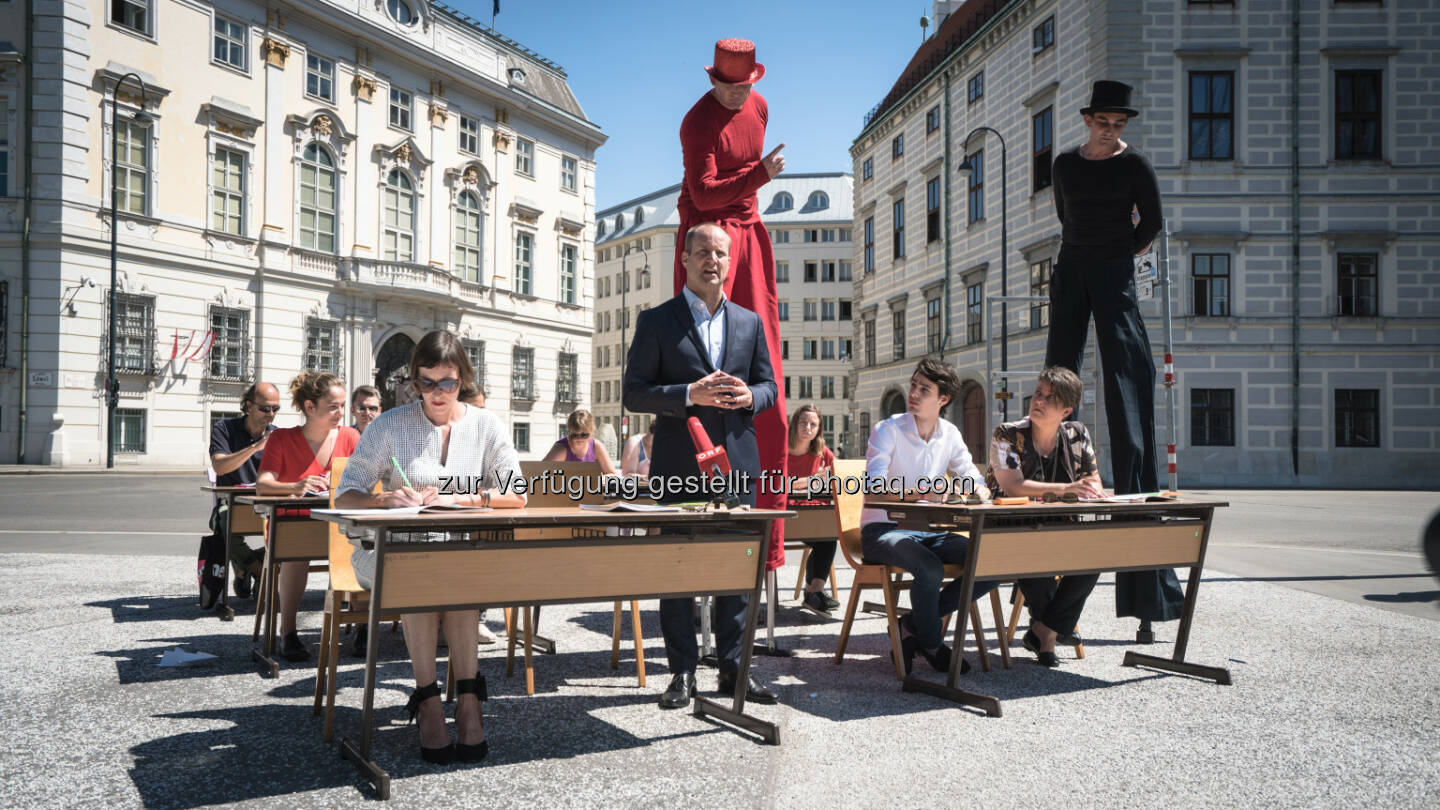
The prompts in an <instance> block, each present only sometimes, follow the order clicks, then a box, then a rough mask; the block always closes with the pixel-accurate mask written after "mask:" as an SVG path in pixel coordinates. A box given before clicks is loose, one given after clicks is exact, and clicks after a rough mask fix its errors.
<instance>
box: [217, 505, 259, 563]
mask: <svg viewBox="0 0 1440 810" xmlns="http://www.w3.org/2000/svg"><path fill="white" fill-rule="evenodd" d="M224 503H225V502H224V501H217V502H216V504H215V508H214V509H213V510H211V512H210V531H211V532H213V533H215V534H218V535H220V536H221V537H224V538H225V548H226V550H227V551H228V552H229V556H230V567H231V568H233V569H235V570H236V571H237V572H241V573H243V572H246V571H249V570H250V568H251V566H258V565H261V564H263V563H264V562H265V550H264V549H254V548H251V547H250V544H249V543H246V542H245V536H244V535H235V536H233V537H232V536H230V534H229V532H227V531H226V527H227V526H229V524H230V520H229V518H230V515H229V514H228V513H227V512H226V509H225V506H224Z"/></svg>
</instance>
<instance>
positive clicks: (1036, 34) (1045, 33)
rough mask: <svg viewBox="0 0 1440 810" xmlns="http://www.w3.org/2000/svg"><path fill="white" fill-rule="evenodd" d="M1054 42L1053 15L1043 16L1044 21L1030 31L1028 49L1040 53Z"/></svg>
mask: <svg viewBox="0 0 1440 810" xmlns="http://www.w3.org/2000/svg"><path fill="white" fill-rule="evenodd" d="M1054 44H1055V17H1054V16H1053V15H1052V16H1050V17H1046V18H1045V22H1042V23H1040V24H1039V25H1037V26H1035V28H1034V29H1032V30H1031V31H1030V51H1031V53H1040V52H1041V51H1044V50H1046V49H1047V48H1049V47H1050V46H1051V45H1054Z"/></svg>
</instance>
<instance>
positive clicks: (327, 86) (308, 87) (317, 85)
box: [305, 53, 335, 104]
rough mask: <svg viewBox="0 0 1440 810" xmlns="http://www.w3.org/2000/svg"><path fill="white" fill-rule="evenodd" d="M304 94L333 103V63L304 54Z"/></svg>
mask: <svg viewBox="0 0 1440 810" xmlns="http://www.w3.org/2000/svg"><path fill="white" fill-rule="evenodd" d="M305 94H306V95H309V96H314V97H315V98H318V99H321V100H323V101H328V102H330V103H332V104H333V103H335V63H334V62H332V61H330V60H329V59H326V58H325V57H323V56H316V55H315V54H313V53H307V54H305Z"/></svg>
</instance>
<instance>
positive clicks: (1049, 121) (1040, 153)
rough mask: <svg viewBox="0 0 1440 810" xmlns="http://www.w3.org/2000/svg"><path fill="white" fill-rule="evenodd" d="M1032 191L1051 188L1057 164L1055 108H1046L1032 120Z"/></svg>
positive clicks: (1032, 117)
mask: <svg viewBox="0 0 1440 810" xmlns="http://www.w3.org/2000/svg"><path fill="white" fill-rule="evenodd" d="M1030 149H1031V152H1030V190H1031V191H1032V192H1034V191H1039V190H1040V189H1042V188H1049V187H1050V167H1051V165H1052V164H1053V163H1054V162H1055V108H1054V107H1046V108H1045V109H1043V110H1041V111H1040V112H1038V113H1036V114H1035V115H1033V116H1031V118H1030Z"/></svg>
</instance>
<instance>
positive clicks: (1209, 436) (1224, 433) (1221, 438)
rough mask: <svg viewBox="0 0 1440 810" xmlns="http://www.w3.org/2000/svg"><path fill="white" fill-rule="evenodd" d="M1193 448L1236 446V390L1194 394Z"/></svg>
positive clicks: (1200, 390)
mask: <svg viewBox="0 0 1440 810" xmlns="http://www.w3.org/2000/svg"><path fill="white" fill-rule="evenodd" d="M1190 444H1191V446H1193V447H1234V446H1235V389H1233V388H1193V389H1191V390H1190Z"/></svg>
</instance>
